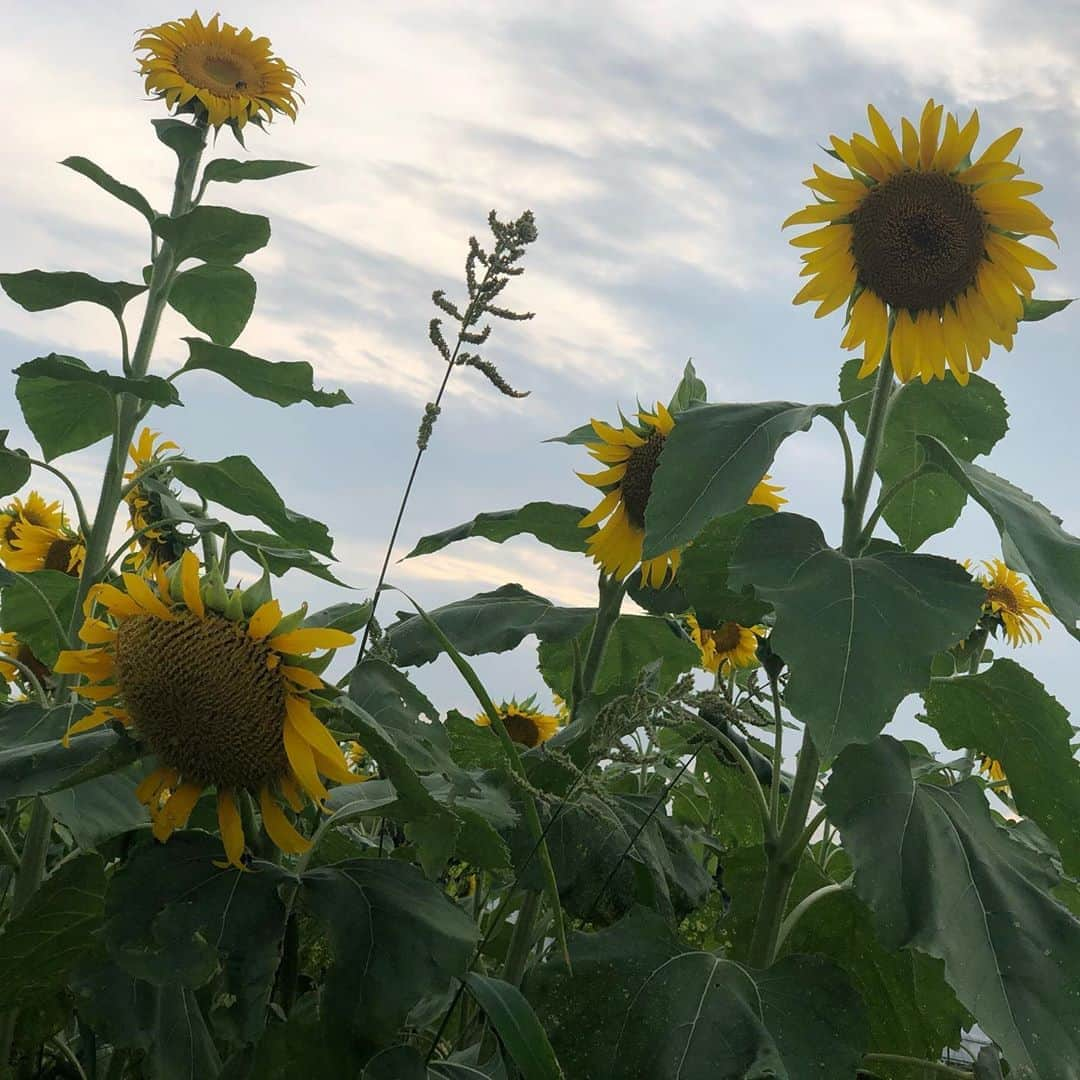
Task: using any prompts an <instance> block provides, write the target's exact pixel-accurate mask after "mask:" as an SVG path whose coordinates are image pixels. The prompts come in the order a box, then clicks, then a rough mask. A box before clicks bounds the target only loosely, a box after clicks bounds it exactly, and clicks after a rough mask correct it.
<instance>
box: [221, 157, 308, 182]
mask: <svg viewBox="0 0 1080 1080" xmlns="http://www.w3.org/2000/svg"><path fill="white" fill-rule="evenodd" d="M314 168H315V166H314V165H304V164H302V163H301V162H299V161H268V160H267V161H237V160H236V159H235V158H215V159H214V160H213V161H210V162H208V163H207V165H206V168H205V169H203V183H204V184H205V183H208V182H209V181H211V180H217V181H218V182H219V183H225V184H239V183H240V181H241V180H269V179H271V178H272V177H275V176H284V175H285V174H286V173H293V172H302V171H304V170H305V169H314Z"/></svg>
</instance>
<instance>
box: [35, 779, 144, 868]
mask: <svg viewBox="0 0 1080 1080" xmlns="http://www.w3.org/2000/svg"><path fill="white" fill-rule="evenodd" d="M145 773H146V767H145V766H144V765H142V764H141V763H140V764H138V765H132V766H129V767H128V768H126V769H124V770H123V771H121V772H115V773H109V774H108V775H106V776H97V777H95V778H94V779H92V780H87V781H85V782H84V783H81V784H76V785H75V786H74V787H68V788H64V789H63V790H62V791H57V792H54V793H53V794H51V795H46V796H45V805H46V806H48V808H49V810H50V812H51V813H52V815H53V816H54V817H55V818H56V820H57V821H59V822H60V823H61V824H62V825H65V826H67V828H68V830H69V831H70V832H71V835H72V836H73V837H74V839H75V843H77V844H78V845H79V847H81V848H83V849H84V850H86V851H92V850H93V849H94V848H96V847H97V846H98V845H99V844H101V843H103V842H104V841H106V840H111V839H112V838H113V837H114V836H120V835H122V834H123V833H126V832H130V831H131V830H132V829H138V828H146V827H148V826H149V824H150V817H149V815H148V814H147V812H146V807H145V806H143V805H142V803H140V802H139V800H138V799H136V798H135V788H136V786H137V785H138V783H139V781H140V780H141V779H142V778H143V776H144V775H145Z"/></svg>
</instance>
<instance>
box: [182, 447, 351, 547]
mask: <svg viewBox="0 0 1080 1080" xmlns="http://www.w3.org/2000/svg"><path fill="white" fill-rule="evenodd" d="M172 470H173V475H175V477H176V478H177V480H179V481H180V482H181V483H183V484H187V485H188V487H191V488H194V489H195V490H196V491H197V492H198V493H199V494H200V495H201V496H202V497H203V498H204V499H207V500H209V501H210V502H216V503H218V504H220V505H221V506H225V507H228V508H229V509H230V510H235V511H236V513H238V514H250V515H251V516H252V517H256V518H258V519H259V520H260V521H261V522H263V524H265V525H269V526H270V528H271V529H273V530H274V531H275V532H276V533H277V535H278V536H280V537H281V538H282V539H283V540H284V541H285V542H286V543H288V544H292V545H295V546H296V547H301V548H305V549H307V550H308V551H315V552H318V553H319V554H320V555H326V556H329V555H330V553H331V549H332V548H333V541H332V540H331V539H330V533H329V531H328V530H327V528H326V526H325V525H323V524H322V522H320V521H315V519H314V518H309V517H305V516H304V515H303V514H298V513H296V512H295V511H294V510H290V509H289V508H288V507H287V506H286V505H285V503H284V502H282V499H281V496H280V495H279V494H278V493H277V491H276V490H275V489H274V485H273V484H271V483H270V481H269V480H267V478H266V477H265V476H264V475H263V474H262V473H261V472H260V471H259V470H258V469H257V468H256V467H255V465H254V464H253V463H252V461H251V459H250V458H247V457H244V456H242V455H240V454H237V455H234V456H233V457H227V458H222V459H221V460H220V461H176V462H175V463H174V464H173V466H172Z"/></svg>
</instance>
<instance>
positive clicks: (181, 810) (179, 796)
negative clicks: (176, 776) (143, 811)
mask: <svg viewBox="0 0 1080 1080" xmlns="http://www.w3.org/2000/svg"><path fill="white" fill-rule="evenodd" d="M202 793H203V786H202V784H193V783H191V781H190V780H185V781H184V783H182V784H181V785H180V786H179V787H178V788H177V789H176V790H175V791H174V792H173V793H172V795H170V796H169V801H168V802H167V803H166V804H165V805H164V806H163V807H162V808H161V813H160V814H158V816H157V818H156V820H155V821H154V827H153V833H154V838H155V839H156V840H160V841H162V842H163V843H164V841H166V840H168V839H169V837H170V836H172V834H173V833H174V832H175V831H176V830H177V829H182V828H183V827H184V826H185V825H186V824H187V823H188V819H189V818H190V817H191V812H192V810H194V809H195V804H196V803H197V802H198V801H199V796H200V795H201V794H202Z"/></svg>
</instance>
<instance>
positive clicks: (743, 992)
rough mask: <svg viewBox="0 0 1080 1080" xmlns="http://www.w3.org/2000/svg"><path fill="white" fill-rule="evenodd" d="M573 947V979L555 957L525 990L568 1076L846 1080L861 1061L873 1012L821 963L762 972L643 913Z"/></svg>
mask: <svg viewBox="0 0 1080 1080" xmlns="http://www.w3.org/2000/svg"><path fill="white" fill-rule="evenodd" d="M570 943H571V944H570V955H571V960H572V962H573V976H569V975H568V974H567V972H566V968H565V966H564V965H563V964H562V963H561V962H558V961H549V962H548V963H546V964H544V965H542V966H541V968H540V969H539V970H538V971H537V972H536V973H535V974H534V975H533V976H532V977H531V978H530V980H529V982H528V985H527V988H526V994H527V996H528V997H529V998H530V1000H531V1001H532V1002H533V1005H534V1006H535V1008H536V1010H537V1012H538V1013H539V1015H540V1017H541V1019H542V1021H543V1022H544V1026H545V1029H546V1030H547V1032H548V1036H549V1038H550V1039H551V1043H552V1045H553V1047H554V1048H555V1052H556V1053H557V1054H558V1057H559V1061H560V1062H561V1064H562V1067H563V1069H564V1070H565V1071H566V1075H567V1077H568V1078H569V1080H718V1078H720V1077H731V1078H733V1080H734V1078H736V1077H738V1078H746V1080H763V1078H765V1077H775V1078H777V1080H836V1078H837V1077H842V1076H853V1075H854V1073H855V1070H856V1067H857V1066H858V1064H859V1062H860V1060H861V1059H862V1055H863V1051H864V1049H865V1046H866V1015H865V1009H864V1007H863V1004H862V1002H861V1001H860V1000H859V997H858V995H857V994H856V993H855V991H854V990H853V989H852V988H851V986H850V984H849V983H848V981H847V979H846V977H845V976H844V974H843V972H842V971H840V969H839V968H837V967H836V966H835V965H834V964H833V963H832V962H831V961H828V960H825V959H823V958H821V957H810V956H789V957H785V958H784V959H783V960H781V961H780V962H779V963H777V964H774V965H773V966H772V967H771V968H768V969H767V970H765V971H755V970H752V969H749V968H746V967H743V966H742V965H740V964H736V963H733V962H732V961H730V960H725V959H723V958H722V957H719V956H716V955H714V954H713V953H709V952H699V951H695V950H691V949H688V948H687V947H686V946H685V945H684V944H683V942H681V941H680V940H679V939H678V938H677V937H676V936H675V935H674V934H673V933H672V931H671V930H670V929H669V927H668V926H667V924H666V923H665V922H664V920H663V919H662V918H661V917H660V916H659V915H656V914H654V913H653V912H650V911H647V910H645V909H642V908H636V909H634V910H633V911H632V912H631V913H630V914H629V915H627V916H626V917H625V918H623V919H622V920H621V921H620V922H618V923H616V924H615V925H614V926H612V927H609V928H608V929H606V930H601V931H600V932H598V933H594V934H582V933H575V934H572V935H571V938H570ZM583 1017H587V1018H588V1037H585V1038H583V1037H582V1018H583Z"/></svg>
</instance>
